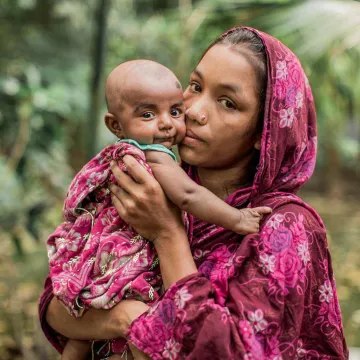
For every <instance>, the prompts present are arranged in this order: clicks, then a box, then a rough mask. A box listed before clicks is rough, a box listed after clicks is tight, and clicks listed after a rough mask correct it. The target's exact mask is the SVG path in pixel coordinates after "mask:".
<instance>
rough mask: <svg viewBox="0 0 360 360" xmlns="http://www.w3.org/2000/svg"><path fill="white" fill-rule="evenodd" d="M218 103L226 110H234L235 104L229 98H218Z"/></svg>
mask: <svg viewBox="0 0 360 360" xmlns="http://www.w3.org/2000/svg"><path fill="white" fill-rule="evenodd" d="M219 103H220V104H221V105H222V106H224V107H225V108H226V109H228V110H236V105H235V104H234V103H233V102H232V101H230V100H229V99H220V100H219Z"/></svg>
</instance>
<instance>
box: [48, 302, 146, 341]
mask: <svg viewBox="0 0 360 360" xmlns="http://www.w3.org/2000/svg"><path fill="white" fill-rule="evenodd" d="M148 309H149V306H147V305H146V304H144V303H142V302H140V301H136V300H124V301H121V302H120V303H119V304H118V305H117V306H115V307H114V308H112V309H110V310H102V309H90V310H88V311H87V312H86V313H85V314H84V315H83V316H82V317H81V318H74V317H73V316H71V315H70V314H69V313H68V312H67V311H66V309H65V307H64V306H63V305H62V304H61V303H60V301H58V300H57V299H56V298H55V297H54V298H53V299H52V300H51V301H50V303H49V305H48V308H47V311H46V321H47V323H48V324H49V325H50V326H51V327H52V328H53V329H54V330H55V331H57V332H58V333H60V334H61V335H63V336H65V337H67V338H69V339H78V340H91V339H96V340H108V339H114V338H117V337H122V336H124V334H125V333H126V331H127V329H128V327H129V326H130V324H131V323H132V321H133V320H134V319H136V318H137V317H139V316H140V315H141V314H143V313H144V312H146V311H147V310H148Z"/></svg>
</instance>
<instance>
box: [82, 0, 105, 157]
mask: <svg viewBox="0 0 360 360" xmlns="http://www.w3.org/2000/svg"><path fill="white" fill-rule="evenodd" d="M109 9H110V0H99V1H98V7H97V9H96V12H95V36H94V43H93V54H92V58H93V72H92V76H91V83H90V106H89V121H88V122H87V123H86V129H85V134H87V151H86V154H87V158H88V159H87V160H89V159H91V158H92V157H93V156H94V155H95V152H96V144H97V125H98V119H99V114H100V105H101V99H102V96H103V89H102V88H101V87H100V85H101V77H102V73H103V69H104V59H105V44H106V27H107V15H108V12H109Z"/></svg>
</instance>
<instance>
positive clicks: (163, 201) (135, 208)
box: [110, 155, 183, 241]
mask: <svg viewBox="0 0 360 360" xmlns="http://www.w3.org/2000/svg"><path fill="white" fill-rule="evenodd" d="M123 161H124V163H125V165H126V167H127V170H128V172H129V173H130V174H131V175H132V177H133V178H134V179H135V181H134V180H133V179H132V178H131V177H130V176H128V175H127V174H125V173H124V172H122V171H121V170H120V168H119V166H118V165H117V164H116V163H115V162H113V163H112V164H111V170H112V172H113V174H114V176H115V178H116V180H117V182H118V184H119V186H120V187H119V186H116V185H111V186H110V190H111V192H112V201H113V203H114V206H115V207H116V210H117V211H118V213H119V215H120V217H121V218H122V219H124V220H125V221H126V222H127V223H129V224H130V225H131V226H132V227H133V228H134V229H135V230H136V231H137V232H138V233H139V234H140V235H142V236H143V237H144V238H146V239H148V240H150V241H155V240H156V239H158V238H160V237H162V235H163V234H169V233H173V232H174V231H176V229H179V230H181V229H183V222H182V219H181V212H180V210H179V209H178V208H176V207H175V205H173V204H172V203H170V201H168V199H167V198H166V195H165V193H164V191H163V190H162V188H161V186H160V184H159V183H158V182H157V181H156V179H155V178H154V177H152V176H151V175H150V174H149V173H148V172H147V171H146V170H145V169H144V168H143V167H142V166H141V165H140V164H139V163H138V162H137V161H136V160H135V159H134V158H133V157H132V156H130V155H126V156H124V158H123Z"/></svg>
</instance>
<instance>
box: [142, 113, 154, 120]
mask: <svg viewBox="0 0 360 360" xmlns="http://www.w3.org/2000/svg"><path fill="white" fill-rule="evenodd" d="M154 116H155V115H154V114H153V113H152V112H150V111H147V112H145V113H143V114H142V115H141V117H142V118H144V119H146V120H150V119H152V118H153V117H154Z"/></svg>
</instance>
